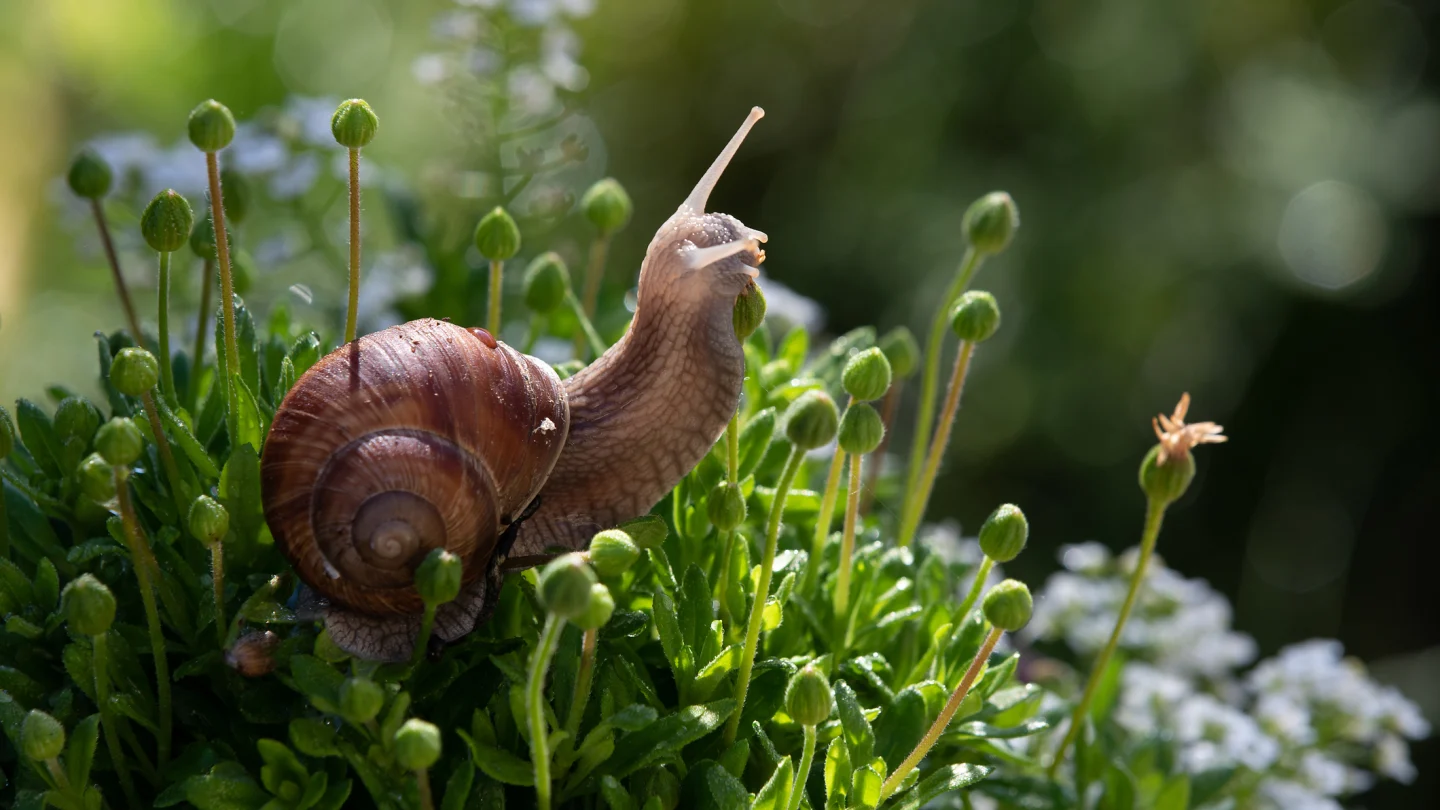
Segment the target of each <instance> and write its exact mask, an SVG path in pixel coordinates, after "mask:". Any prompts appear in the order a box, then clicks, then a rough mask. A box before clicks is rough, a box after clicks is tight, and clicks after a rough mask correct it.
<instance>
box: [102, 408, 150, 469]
mask: <svg viewBox="0 0 1440 810" xmlns="http://www.w3.org/2000/svg"><path fill="white" fill-rule="evenodd" d="M95 449H96V451H98V452H99V453H100V456H101V458H104V459H105V461H106V462H108V463H109V464H111V465H114V466H121V467H124V466H129V465H131V464H134V463H135V461H136V460H137V459H139V458H140V454H141V453H143V452H145V436H144V434H142V433H141V432H140V428H138V427H136V426H135V423H134V422H132V421H130V420H129V419H125V418H123V417H119V416H117V417H115V418H114V419H111V420H110V421H109V422H106V423H105V424H103V425H101V426H100V429H99V430H98V431H96V432H95Z"/></svg>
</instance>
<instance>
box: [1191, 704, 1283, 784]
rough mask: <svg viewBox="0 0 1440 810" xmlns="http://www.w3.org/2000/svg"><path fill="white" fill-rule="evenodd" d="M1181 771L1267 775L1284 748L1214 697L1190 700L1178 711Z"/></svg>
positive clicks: (1245, 717) (1247, 719)
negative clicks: (1230, 768)
mask: <svg viewBox="0 0 1440 810" xmlns="http://www.w3.org/2000/svg"><path fill="white" fill-rule="evenodd" d="M1175 737H1176V740H1177V742H1179V743H1180V744H1181V746H1182V748H1181V751H1180V762H1181V767H1182V768H1184V769H1185V770H1187V771H1189V772H1191V773H1199V772H1200V771H1205V770H1209V769H1211V768H1216V767H1222V766H1225V765H1232V764H1233V765H1243V766H1245V767H1246V768H1249V769H1250V770H1252V771H1256V772H1263V771H1264V770H1265V769H1267V768H1269V767H1270V766H1271V765H1272V764H1274V762H1275V760H1276V759H1277V758H1278V757H1279V756H1280V745H1279V743H1277V742H1275V740H1273V739H1271V738H1270V737H1269V736H1268V735H1266V734H1265V732H1264V731H1262V730H1261V729H1260V725H1259V724H1258V723H1256V722H1255V721H1254V720H1253V719H1252V718H1251V717H1250V716H1249V715H1247V714H1245V713H1243V712H1241V711H1239V710H1237V709H1235V708H1233V707H1231V706H1227V705H1225V704H1224V703H1221V702H1220V701H1218V700H1216V699H1215V698H1214V697H1211V696H1210V695H1194V696H1192V697H1189V698H1186V699H1185V700H1184V701H1182V702H1181V703H1180V705H1179V706H1178V707H1177V708H1176V710H1175Z"/></svg>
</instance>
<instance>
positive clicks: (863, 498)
mask: <svg viewBox="0 0 1440 810" xmlns="http://www.w3.org/2000/svg"><path fill="white" fill-rule="evenodd" d="M904 385H905V384H904V382H903V381H902V380H896V381H895V383H894V384H893V385H891V386H890V390H888V391H886V392H885V400H884V401H883V402H882V403H881V404H880V422H881V424H883V425H885V436H884V437H883V438H881V439H880V446H879V447H877V448H875V452H874V453H871V454H870V459H871V461H870V474H869V475H867V476H865V491H864V492H863V493H862V494H861V495H860V514H862V515H868V514H870V507H872V506H874V505H875V486H876V484H877V482H879V480H880V468H882V467H884V466H885V465H884V463H883V461H884V458H885V451H886V450H888V449H889V448H890V428H891V426H893V425H894V424H895V408H896V406H897V405H899V403H900V391H901V389H902V388H904Z"/></svg>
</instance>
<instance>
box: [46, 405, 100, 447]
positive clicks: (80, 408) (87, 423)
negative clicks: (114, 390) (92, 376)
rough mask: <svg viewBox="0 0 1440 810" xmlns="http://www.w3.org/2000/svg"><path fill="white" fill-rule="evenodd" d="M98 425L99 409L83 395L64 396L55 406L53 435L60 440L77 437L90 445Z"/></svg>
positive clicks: (86, 444)
mask: <svg viewBox="0 0 1440 810" xmlns="http://www.w3.org/2000/svg"><path fill="white" fill-rule="evenodd" d="M99 427H100V410H99V409H98V408H96V407H95V406H94V405H92V404H90V401H89V400H87V399H85V398H84V397H66V398H64V399H62V400H60V404H59V405H58V406H57V407H56V408H55V437H56V438H57V439H60V440H61V441H66V440H67V439H79V440H80V442H81V443H82V444H84V445H85V446H87V447H88V446H89V445H90V439H92V438H94V436H95V431H96V430H97V429H99Z"/></svg>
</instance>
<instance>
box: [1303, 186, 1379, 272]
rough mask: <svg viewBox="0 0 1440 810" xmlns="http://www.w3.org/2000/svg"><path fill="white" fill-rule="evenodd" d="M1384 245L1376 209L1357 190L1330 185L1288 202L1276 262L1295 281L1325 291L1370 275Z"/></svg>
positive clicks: (1372, 201) (1361, 192)
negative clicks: (1280, 262)
mask: <svg viewBox="0 0 1440 810" xmlns="http://www.w3.org/2000/svg"><path fill="white" fill-rule="evenodd" d="M1388 239H1389V233H1388V228H1387V225H1386V222H1385V215H1384V213H1383V212H1382V211H1381V210H1380V206H1379V205H1378V204H1376V202H1375V201H1374V200H1373V199H1372V198H1371V197H1370V195H1369V194H1366V193H1365V192H1364V191H1362V190H1361V189H1358V188H1355V187H1354V186H1351V185H1347V184H1345V183H1341V182H1337V181H1334V180H1325V181H1322V182H1319V183H1316V184H1314V185H1312V186H1310V187H1308V188H1306V189H1304V190H1303V191H1301V192H1300V193H1299V194H1296V195H1295V196H1294V197H1292V198H1291V199H1290V203H1289V205H1287V206H1286V208H1285V216H1284V217H1283V218H1282V219H1281V220H1280V235H1279V247H1280V256H1281V257H1282V258H1283V259H1284V260H1285V264H1286V266H1287V267H1289V268H1290V272H1292V273H1294V274H1295V277H1296V278H1298V279H1300V280H1301V281H1303V282H1305V283H1306V284H1309V285H1312V286H1315V287H1319V288H1321V289H1325V290H1339V289H1343V288H1345V287H1348V286H1350V285H1352V284H1354V283H1356V282H1358V281H1360V280H1362V279H1364V278H1366V277H1367V276H1369V275H1370V274H1371V273H1373V272H1375V268H1376V267H1378V266H1379V264H1380V259H1381V257H1382V256H1383V255H1384V253H1385V244H1386V242H1387V241H1388Z"/></svg>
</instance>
